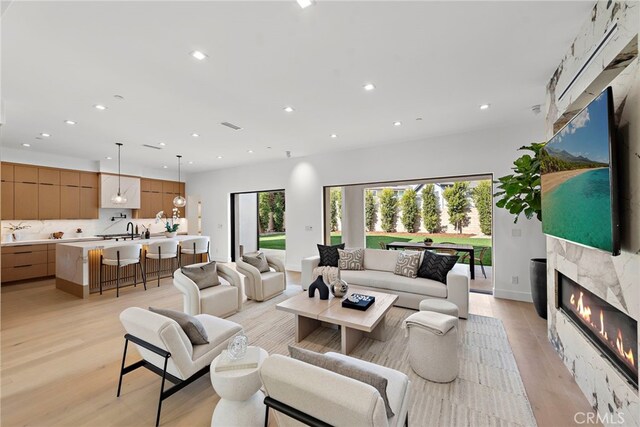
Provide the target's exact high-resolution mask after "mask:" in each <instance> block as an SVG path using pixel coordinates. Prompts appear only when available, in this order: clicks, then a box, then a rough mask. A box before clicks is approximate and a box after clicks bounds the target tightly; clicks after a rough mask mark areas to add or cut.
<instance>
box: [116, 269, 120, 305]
mask: <svg viewBox="0 0 640 427" xmlns="http://www.w3.org/2000/svg"><path fill="white" fill-rule="evenodd" d="M119 297H120V262H119V261H118V265H117V267H116V298H119Z"/></svg>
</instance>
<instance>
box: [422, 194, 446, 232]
mask: <svg viewBox="0 0 640 427" xmlns="http://www.w3.org/2000/svg"><path fill="white" fill-rule="evenodd" d="M440 215H441V212H440V203H439V201H438V195H437V194H436V189H435V185H433V184H427V185H425V186H424V188H423V189H422V221H423V223H424V228H425V230H427V232H429V233H439V232H440V230H441V229H442V224H441V222H440Z"/></svg>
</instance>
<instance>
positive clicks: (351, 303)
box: [342, 294, 376, 311]
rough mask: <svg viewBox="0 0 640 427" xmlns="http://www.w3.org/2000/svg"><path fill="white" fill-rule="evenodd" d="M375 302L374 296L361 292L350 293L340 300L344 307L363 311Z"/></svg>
mask: <svg viewBox="0 0 640 427" xmlns="http://www.w3.org/2000/svg"><path fill="white" fill-rule="evenodd" d="M374 302H376V297H374V296H371V295H363V294H351V295H349V296H348V297H347V298H345V299H344V300H342V306H343V307H344V308H353V309H355V310H360V311H365V310H366V309H367V308H369V307H371V305H372V304H373V303H374Z"/></svg>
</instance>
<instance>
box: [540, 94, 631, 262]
mask: <svg viewBox="0 0 640 427" xmlns="http://www.w3.org/2000/svg"><path fill="white" fill-rule="evenodd" d="M615 147H616V146H615V125H614V111H613V94H612V91H611V88H610V87H608V88H606V89H605V90H604V91H603V92H602V93H601V94H600V95H598V96H597V97H596V98H595V99H594V100H593V101H591V103H590V104H589V105H587V106H586V107H585V108H584V109H583V110H582V111H580V112H579V113H578V114H576V116H575V117H573V119H571V121H569V122H568V123H567V124H566V125H565V126H564V127H563V128H562V129H560V131H559V132H558V133H556V134H555V135H554V136H553V138H551V140H549V142H548V143H547V144H546V145H545V147H544V149H543V150H542V151H541V154H540V169H541V174H542V230H543V232H544V233H545V234H548V235H551V236H554V237H559V238H561V239H565V240H569V241H571V242H574V243H578V244H580V245H584V246H589V247H593V248H598V249H601V250H603V251H607V252H610V253H612V254H613V255H618V254H619V253H620V238H619V220H618V204H617V200H618V194H617V193H618V189H617V180H616V173H617V171H616V165H615V163H616V161H615V159H616V157H615V154H616V151H615Z"/></svg>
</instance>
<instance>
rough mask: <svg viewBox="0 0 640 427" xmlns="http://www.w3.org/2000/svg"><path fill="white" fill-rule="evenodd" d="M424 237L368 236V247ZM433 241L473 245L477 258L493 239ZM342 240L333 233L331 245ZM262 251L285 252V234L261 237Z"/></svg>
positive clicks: (488, 259) (486, 257)
mask: <svg viewBox="0 0 640 427" xmlns="http://www.w3.org/2000/svg"><path fill="white" fill-rule="evenodd" d="M423 238H424V237H423V236H416V237H413V238H411V237H408V236H407V235H406V234H405V235H402V234H400V235H394V234H387V235H368V236H367V247H368V248H375V249H379V248H380V242H384V243H391V242H420V241H422V240H423ZM432 239H433V241H434V242H436V243H440V242H451V243H458V244H465V245H473V247H474V249H475V251H476V252H475V253H476V256H478V255H479V254H480V250H481V249H482V247H489V248H491V238H470V237H456V236H455V235H451V236H442V237H440V236H438V237H432ZM341 240H342V236H341V235H340V234H339V233H331V244H332V245H337V244H338V243H340V242H341ZM260 249H280V250H285V249H286V244H285V234H284V233H274V234H268V235H264V236H260ZM463 263H464V264H468V263H469V260H468V259H465V260H464V261H463ZM483 264H484V265H487V266H488V265H491V249H489V250H487V251H486V252H485V255H484V258H483Z"/></svg>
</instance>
